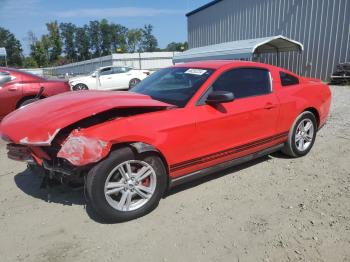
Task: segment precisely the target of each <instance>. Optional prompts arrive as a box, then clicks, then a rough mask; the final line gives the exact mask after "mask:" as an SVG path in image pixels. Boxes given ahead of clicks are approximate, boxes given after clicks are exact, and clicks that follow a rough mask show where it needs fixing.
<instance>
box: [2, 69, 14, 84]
mask: <svg viewBox="0 0 350 262" xmlns="http://www.w3.org/2000/svg"><path fill="white" fill-rule="evenodd" d="M13 79H15V77H14V76H11V75H10V73H8V72H3V71H0V86H2V85H3V84H6V83H7V82H10V81H12V80H13Z"/></svg>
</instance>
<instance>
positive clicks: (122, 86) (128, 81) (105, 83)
mask: <svg viewBox="0 0 350 262" xmlns="http://www.w3.org/2000/svg"><path fill="white" fill-rule="evenodd" d="M149 74H150V71H148V70H138V69H133V68H130V67H118V66H106V67H101V68H99V69H97V70H96V71H94V72H93V73H92V74H90V75H88V76H80V77H74V78H72V79H70V80H69V84H70V85H71V87H72V89H73V90H91V89H98V90H127V89H129V88H132V87H134V86H135V85H136V84H138V83H139V82H140V81H141V80H143V79H144V78H146V77H147V76H148V75H149Z"/></svg>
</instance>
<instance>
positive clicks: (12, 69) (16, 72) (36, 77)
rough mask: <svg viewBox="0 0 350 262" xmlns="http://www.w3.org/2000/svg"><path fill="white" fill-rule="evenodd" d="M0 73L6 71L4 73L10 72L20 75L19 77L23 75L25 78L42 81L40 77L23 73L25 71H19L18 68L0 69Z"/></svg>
mask: <svg viewBox="0 0 350 262" xmlns="http://www.w3.org/2000/svg"><path fill="white" fill-rule="evenodd" d="M0 71H6V72H11V73H15V74H21V75H25V76H27V77H32V78H35V79H44V78H42V77H41V76H38V75H35V74H32V73H29V72H27V71H25V69H23V70H21V69H18V68H12V67H0Z"/></svg>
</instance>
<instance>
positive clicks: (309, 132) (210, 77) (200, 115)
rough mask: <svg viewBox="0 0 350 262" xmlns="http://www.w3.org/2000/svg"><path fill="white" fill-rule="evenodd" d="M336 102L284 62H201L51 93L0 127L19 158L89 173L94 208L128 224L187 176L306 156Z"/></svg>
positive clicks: (71, 173)
mask: <svg viewBox="0 0 350 262" xmlns="http://www.w3.org/2000/svg"><path fill="white" fill-rule="evenodd" d="M330 103H331V93H330V90H329V88H328V86H327V85H325V84H323V83H321V82H320V81H318V80H316V79H308V78H303V77H299V76H297V75H295V74H293V73H291V72H288V71H286V70H284V69H281V68H278V67H274V66H271V65H266V64H260V63H252V62H240V61H206V62H193V63H187V64H180V65H177V66H174V67H170V68H166V69H163V70H160V71H158V72H156V73H154V74H153V75H151V76H150V77H148V78H146V79H145V80H144V81H142V82H141V83H140V84H138V85H137V86H136V87H134V88H133V89H131V92H102V91H100V92H99V91H87V92H74V93H66V94H61V95H57V96H53V97H50V98H47V99H44V100H42V101H40V102H37V103H34V104H31V105H29V106H27V107H25V108H23V109H20V110H18V111H16V112H13V113H12V114H10V115H9V116H7V117H6V118H5V119H4V120H3V122H2V123H1V126H0V131H1V133H2V138H3V139H4V140H6V141H8V142H9V144H8V150H9V152H8V156H9V157H10V158H11V159H15V160H21V161H28V162H29V163H31V165H32V166H33V165H35V166H39V167H41V168H42V169H44V170H46V172H44V174H46V176H49V177H50V178H59V179H60V181H63V182H67V183H70V182H72V181H79V180H81V181H83V180H84V179H85V180H86V184H85V186H86V188H87V193H88V197H89V200H90V201H89V204H90V205H91V206H92V207H93V208H94V210H95V211H96V212H97V213H98V214H100V215H101V216H102V217H104V218H105V219H107V220H113V221H125V220H130V219H134V218H137V217H140V216H142V215H144V214H146V213H148V212H150V211H151V210H152V209H153V208H155V207H156V206H157V204H158V202H159V200H160V198H161V197H162V195H163V194H164V192H165V191H166V190H167V189H169V188H170V187H172V186H174V185H178V184H180V183H182V182H185V181H189V180H192V179H194V178H199V177H203V176H204V175H207V174H209V173H213V172H215V171H218V170H220V169H223V168H227V167H229V166H232V165H236V164H239V163H242V162H244V161H248V160H251V159H253V158H257V157H260V156H263V155H266V154H269V153H272V152H274V151H277V150H282V151H283V152H284V153H285V154H287V155H289V156H291V157H300V156H304V155H306V154H307V153H308V152H309V151H310V149H311V148H312V146H313V144H314V142H315V138H316V133H317V131H318V129H319V128H320V127H321V126H322V125H323V124H324V123H325V121H326V119H327V116H328V113H329V107H330ZM44 109H45V110H44ZM35 170H37V169H35Z"/></svg>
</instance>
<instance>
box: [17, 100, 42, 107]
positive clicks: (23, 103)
mask: <svg viewBox="0 0 350 262" xmlns="http://www.w3.org/2000/svg"><path fill="white" fill-rule="evenodd" d="M39 100H40V99H39V98H30V99H27V100H24V101H23V102H21V103H20V104H19V106H18V108H22V107H25V106H27V105H29V104H31V103H34V102H36V101H39Z"/></svg>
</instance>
